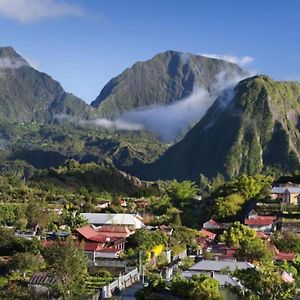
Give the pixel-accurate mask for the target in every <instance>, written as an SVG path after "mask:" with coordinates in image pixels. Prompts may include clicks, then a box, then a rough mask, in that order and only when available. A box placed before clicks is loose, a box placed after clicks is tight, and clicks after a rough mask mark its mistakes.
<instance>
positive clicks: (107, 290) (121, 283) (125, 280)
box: [101, 268, 140, 299]
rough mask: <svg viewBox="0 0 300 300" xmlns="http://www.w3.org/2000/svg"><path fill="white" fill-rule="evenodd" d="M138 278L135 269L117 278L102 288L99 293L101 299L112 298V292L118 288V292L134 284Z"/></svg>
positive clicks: (138, 274) (137, 272)
mask: <svg viewBox="0 0 300 300" xmlns="http://www.w3.org/2000/svg"><path fill="white" fill-rule="evenodd" d="M139 277H140V273H139V271H138V269H137V268H135V269H133V270H132V271H130V272H128V273H126V274H124V275H121V274H120V276H119V278H118V279H116V280H115V281H113V282H112V283H110V284H108V285H106V286H104V287H103V288H102V292H101V299H106V298H110V297H111V296H112V292H113V291H114V290H115V289H116V288H119V289H120V290H122V289H124V288H127V287H129V286H131V285H132V284H133V283H134V282H136V281H138V280H139Z"/></svg>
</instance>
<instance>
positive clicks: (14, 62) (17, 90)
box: [0, 47, 94, 123]
mask: <svg viewBox="0 0 300 300" xmlns="http://www.w3.org/2000/svg"><path fill="white" fill-rule="evenodd" d="M93 114H94V111H93V109H92V108H91V107H90V106H89V105H88V104H86V103H85V102H84V101H83V100H81V99H79V98H77V97H75V96H74V95H72V94H69V93H66V92H65V91H64V90H63V88H62V87H61V85H60V84H59V83H58V82H57V81H55V80H53V79H52V78H51V77H50V76H49V75H47V74H45V73H42V72H39V71H37V70H35V69H34V68H33V67H31V66H30V65H29V63H28V62H27V61H26V60H25V59H24V58H23V57H22V56H21V55H19V54H18V53H17V52H16V51H15V50H14V49H13V48H12V47H2V48H0V121H7V122H30V121H38V122H41V123H48V122H53V121H55V120H56V116H57V115H68V116H76V118H83V119H87V118H90V117H91V116H92V115H93Z"/></svg>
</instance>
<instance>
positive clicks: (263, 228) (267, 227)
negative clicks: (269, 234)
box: [248, 224, 273, 231]
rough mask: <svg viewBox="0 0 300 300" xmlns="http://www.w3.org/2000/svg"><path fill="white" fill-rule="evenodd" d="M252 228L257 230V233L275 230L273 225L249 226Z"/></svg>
mask: <svg viewBox="0 0 300 300" xmlns="http://www.w3.org/2000/svg"><path fill="white" fill-rule="evenodd" d="M248 226H249V227H250V228H252V229H254V230H256V231H270V230H272V229H273V225H272V224H270V225H261V226H260V225H248Z"/></svg>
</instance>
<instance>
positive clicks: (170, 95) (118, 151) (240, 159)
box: [0, 47, 300, 180]
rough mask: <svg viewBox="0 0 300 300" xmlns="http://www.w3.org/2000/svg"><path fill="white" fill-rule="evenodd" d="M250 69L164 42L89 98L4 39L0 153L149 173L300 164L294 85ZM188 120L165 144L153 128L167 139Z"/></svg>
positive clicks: (229, 173) (298, 96) (228, 173)
mask: <svg viewBox="0 0 300 300" xmlns="http://www.w3.org/2000/svg"><path fill="white" fill-rule="evenodd" d="M247 75H248V74H247V73H246V72H244V71H243V70H242V69H240V67H238V66H237V65H235V64H232V63H229V62H225V61H222V60H217V59H210V58H207V57H202V56H197V55H191V54H184V53H181V52H175V51H167V52H165V53H161V54H158V55H156V56H154V57H153V58H152V59H150V60H148V61H146V62H139V63H137V64H135V65H134V66H133V67H132V68H129V69H127V70H125V71H124V72H123V73H122V74H121V75H119V76H117V77H116V78H113V79H112V80H111V81H110V82H109V83H108V84H107V85H106V86H105V87H104V89H103V90H102V91H101V93H100V96H99V97H98V98H97V100H96V101H95V102H94V103H92V106H89V105H88V104H86V103H85V102H84V101H83V100H81V99H79V98H77V97H76V96H74V95H72V94H70V93H66V92H65V91H64V90H63V88H62V87H61V85H60V84H59V83H58V82H57V81H55V80H54V79H52V78H51V77H50V76H49V75H47V74H45V73H42V72H39V71H37V70H36V69H34V68H33V67H31V66H30V64H29V63H28V62H27V61H26V59H25V58H23V57H22V56H21V55H19V54H18V53H17V52H16V51H15V50H14V49H13V48H11V47H2V48H0V123H1V124H2V127H1V130H0V155H1V157H2V158H3V161H6V160H8V161H14V160H24V161H26V163H29V164H30V165H32V166H34V167H37V168H45V167H47V168H48V167H51V166H57V165H59V164H61V163H62V162H64V161H65V160H66V159H71V158H75V159H78V160H79V161H83V162H87V161H95V162H98V163H103V164H108V165H109V166H114V167H117V168H119V169H122V170H125V171H128V172H130V173H132V174H134V175H137V176H139V177H141V178H143V179H149V180H155V179H160V178H161V179H173V178H177V179H179V180H183V179H187V178H189V179H195V180H196V179H197V178H198V177H199V175H200V173H201V174H204V175H205V176H208V177H213V176H216V174H217V173H221V174H223V175H224V176H225V177H228V178H229V177H234V176H236V175H238V174H241V173H248V174H255V173H259V172H264V171H270V170H279V171H280V172H282V171H284V172H290V171H294V170H296V169H297V168H299V167H300V165H299V161H300V133H299V129H300V125H299V124H300V84H299V83H295V82H276V81H274V80H272V79H271V78H269V77H267V76H254V77H250V78H247V79H243V78H244V77H245V76H247ZM242 79H243V80H242ZM36 123H38V124H36ZM65 123H67V124H68V125H69V124H70V125H71V126H70V127H66V128H65V127H64V124H65ZM44 125H45V126H46V127H44ZM73 125H74V126H73ZM193 125H194V126H193ZM20 126H21V127H20ZM47 126H48V127H47ZM78 127H80V128H78ZM191 127H192V128H191ZM67 128H68V129H67ZM189 128H191V129H190V130H189V131H188V133H187V134H186V135H185V136H184V138H183V139H182V140H181V141H180V142H178V143H176V144H175V145H173V146H172V147H171V148H169V149H168V150H167V151H166V152H165V153H163V152H164V151H165V150H166V149H167V148H168V147H169V145H168V144H163V143H161V142H160V141H158V139H157V134H158V135H159V137H160V138H162V139H163V140H165V141H172V142H173V141H174V140H176V139H178V137H179V136H183V134H184V133H185V132H186V131H187V130H188V129H189ZM25 129H26V134H25V133H24V134H25V135H23V134H21V132H22V130H25ZM99 129H101V130H99ZM145 130H147V131H152V132H154V134H152V133H146V132H145ZM66 132H68V133H66ZM94 140H95V141H96V140H97V142H92V143H91V144H90V141H94Z"/></svg>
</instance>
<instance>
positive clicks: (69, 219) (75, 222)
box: [65, 209, 88, 230]
mask: <svg viewBox="0 0 300 300" xmlns="http://www.w3.org/2000/svg"><path fill="white" fill-rule="evenodd" d="M65 223H66V225H68V226H69V227H70V228H71V230H73V229H74V228H78V227H82V226H84V225H86V224H87V223H88V222H87V220H86V219H85V218H84V217H83V216H82V215H81V213H80V212H79V211H78V210H72V209H68V210H66V212H65Z"/></svg>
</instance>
